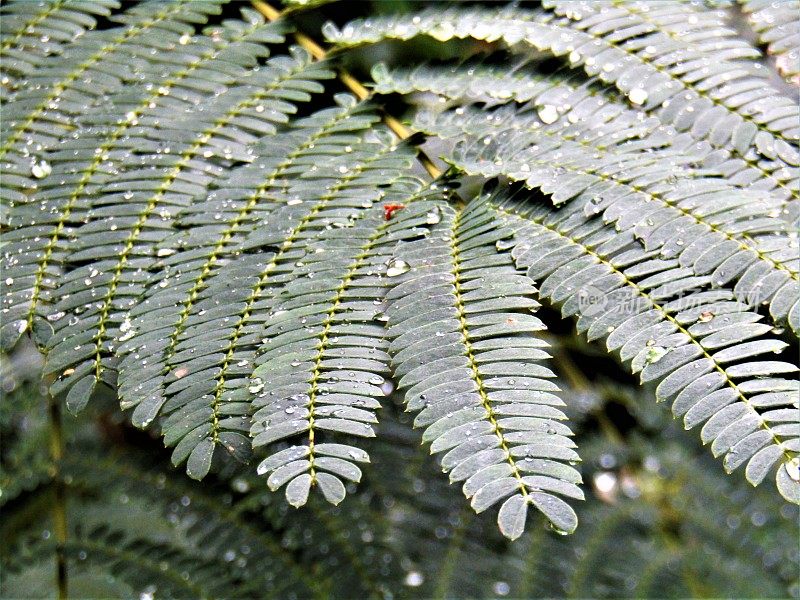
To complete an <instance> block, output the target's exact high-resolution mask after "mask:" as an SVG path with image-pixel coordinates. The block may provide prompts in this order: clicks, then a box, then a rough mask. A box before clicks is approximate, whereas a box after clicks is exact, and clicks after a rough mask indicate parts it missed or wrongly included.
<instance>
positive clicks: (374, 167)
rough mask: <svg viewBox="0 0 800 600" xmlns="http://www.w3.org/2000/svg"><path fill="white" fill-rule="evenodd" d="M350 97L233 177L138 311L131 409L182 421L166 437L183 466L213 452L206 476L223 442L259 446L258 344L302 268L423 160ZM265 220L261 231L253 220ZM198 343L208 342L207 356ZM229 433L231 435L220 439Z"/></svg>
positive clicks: (202, 467)
mask: <svg viewBox="0 0 800 600" xmlns="http://www.w3.org/2000/svg"><path fill="white" fill-rule="evenodd" d="M341 102H342V106H341V107H340V108H338V109H326V110H324V111H322V112H321V113H319V114H316V115H313V116H311V117H309V118H308V119H307V120H306V121H305V122H301V123H299V124H298V126H297V128H296V130H295V131H290V132H289V133H287V134H286V135H285V139H283V136H280V137H278V138H277V139H276V140H275V142H276V143H274V145H273V144H270V146H271V149H273V150H278V152H277V153H276V154H275V156H273V157H269V153H268V152H265V159H264V161H263V162H259V163H258V164H256V165H253V166H252V167H251V166H247V167H243V168H242V173H240V174H233V175H232V176H231V178H230V179H229V180H228V183H227V185H229V186H230V187H227V185H223V186H222V187H221V189H220V190H219V195H218V196H217V195H210V196H209V198H208V200H207V201H206V203H205V204H206V205H205V206H204V207H203V208H202V209H200V210H198V211H197V212H196V213H195V212H191V213H187V218H186V219H185V220H184V221H183V222H184V223H187V224H189V223H190V224H191V225H192V230H191V231H190V233H189V235H188V237H187V238H186V247H185V249H184V250H183V251H182V252H179V253H176V254H174V255H171V256H170V257H169V258H168V259H167V261H165V262H167V264H170V265H174V269H175V273H174V275H173V276H171V277H169V278H168V279H167V280H165V281H166V283H165V284H164V285H163V286H161V287H156V288H155V290H154V292H155V293H153V294H152V295H150V296H148V297H147V298H146V299H144V300H143V301H142V302H141V303H140V304H139V305H137V306H136V307H135V308H134V309H133V310H132V311H131V313H130V317H131V323H130V327H131V328H130V332H131V333H130V341H127V340H126V348H127V349H123V352H126V353H127V357H126V359H125V362H123V364H122V365H121V369H122V371H123V375H122V378H121V383H120V393H121V395H122V398H123V401H124V405H125V406H136V410H135V411H134V415H133V418H134V422H136V423H137V424H140V425H147V424H148V423H150V422H151V421H152V420H153V419H154V418H155V417H156V416H157V415H158V414H159V412H160V411H162V407H163V410H164V411H165V412H166V413H167V414H170V417H169V419H168V420H167V421H166V422H165V423H164V430H165V435H166V441H167V443H168V444H169V445H173V444H177V446H176V449H175V453H174V455H173V458H174V460H175V462H176V463H180V462H183V461H184V460H187V458H191V456H192V452H195V451H196V452H195V455H194V457H195V459H197V458H199V457H201V456H202V457H203V461H202V462H201V463H199V466H198V463H196V462H195V460H192V461H191V462H190V464H189V469H190V472H192V474H193V475H195V476H197V477H202V476H203V475H204V474H205V472H207V470H208V468H209V466H210V461H211V456H212V453H213V450H214V447H215V445H217V444H222V445H223V446H225V447H226V449H228V450H229V451H230V452H232V453H236V454H238V453H244V454H245V456H246V454H247V450H248V448H247V445H248V444H246V442H247V439H246V438H243V436H242V435H241V434H240V433H237V432H241V431H244V432H247V431H248V430H249V417H250V414H249V400H250V398H251V396H252V395H253V394H255V393H257V392H258V391H260V388H259V387H258V386H259V384H258V383H257V382H255V383H252V384H250V383H248V377H249V375H250V374H251V373H252V369H253V362H252V361H253V358H254V353H255V349H256V345H257V344H258V343H260V342H261V341H262V339H263V338H264V332H263V331H262V328H263V325H264V322H265V321H266V320H267V319H268V316H269V313H270V311H271V310H273V302H274V297H275V296H276V295H277V293H278V291H280V290H281V289H282V287H283V286H284V284H287V283H288V282H290V281H291V280H292V279H294V273H295V270H296V269H298V268H299V267H300V266H302V265H298V264H296V263H299V262H300V261H302V260H303V258H304V257H305V256H306V255H307V254H308V253H309V252H310V245H311V244H313V242H314V241H315V238H316V237H317V236H318V235H319V234H320V232H321V230H322V231H326V230H329V229H333V228H337V227H346V226H347V225H348V224H349V219H350V218H351V217H352V216H353V215H354V214H356V215H357V214H358V212H359V210H366V207H365V206H364V204H365V203H368V201H370V199H371V200H372V201H377V200H379V199H380V195H381V193H382V192H381V190H380V189H379V188H378V187H377V186H378V184H381V185H388V184H390V183H391V182H392V181H393V180H394V179H396V178H399V177H400V176H401V175H402V174H403V173H404V172H405V170H406V169H407V167H408V166H409V164H410V163H409V161H410V160H411V158H412V157H413V153H410V152H409V150H408V148H407V147H406V146H399V147H396V146H394V145H392V144H390V143H388V142H387V141H386V140H380V141H379V140H377V139H366V138H365V137H364V136H365V134H367V133H368V131H369V129H370V128H371V127H372V126H373V125H374V123H375V121H376V117H375V115H374V113H371V112H370V111H369V110H368V109H366V108H365V107H364V106H362V105H359V104H356V103H355V100H354V99H353V98H351V97H343V98H342V99H341ZM347 148H349V151H348V150H346V149H347ZM303 171H306V173H305V174H304V176H301V177H299V178H298V179H297V180H296V181H295V180H293V179H289V177H290V175H291V174H299V173H300V172H303ZM243 181H247V183H248V185H249V189H250V191H248V192H247V194H246V195H241V191H242V188H241V187H239V186H241V185H242V183H243ZM320 191H322V193H321V195H318V194H319V192H320ZM356 195H360V196H361V197H360V198H359V199H358V201H354V200H353V197H354V196H356ZM237 196H238V198H239V200H237V199H236V198H237ZM256 207H258V211H260V212H255V213H254V210H255V209H256ZM223 210H224V212H222V211H223ZM376 210H377V209H376ZM251 213H254V214H253V215H251ZM223 216H224V217H225V220H223ZM253 216H257V217H258V221H256V222H255V223H257V224H258V227H255V223H252V222H250V223H248V219H251V218H252V217H253ZM216 221H221V222H222V223H221V224H220V225H216V224H215V222H216ZM198 226H199V227H198ZM232 257H235V258H236V261H235V264H230V260H231V258H232ZM156 311H157V312H156ZM156 315H157V316H158V318H154V316H156ZM198 340H203V341H204V342H206V344H205V345H204V349H203V350H202V351H201V352H197V351H196V348H197V343H198ZM128 350H130V352H128ZM126 370H127V374H126V373H125V371H126ZM249 390H253V391H249ZM168 400H169V403H168V404H165V403H166V402H167V401H168ZM221 431H227V432H229V433H228V435H227V436H223V438H222V439H220V437H219V436H220V433H221ZM242 446H244V447H242Z"/></svg>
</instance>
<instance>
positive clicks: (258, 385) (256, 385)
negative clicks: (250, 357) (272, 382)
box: [247, 377, 264, 394]
mask: <svg viewBox="0 0 800 600" xmlns="http://www.w3.org/2000/svg"><path fill="white" fill-rule="evenodd" d="M263 389H264V382H263V381H261V379H260V378H258V377H254V378H253V381H252V383H251V384H250V386H249V387H248V388H247V391H248V392H250V393H251V394H257V393H258V392H260V391H261V390H263Z"/></svg>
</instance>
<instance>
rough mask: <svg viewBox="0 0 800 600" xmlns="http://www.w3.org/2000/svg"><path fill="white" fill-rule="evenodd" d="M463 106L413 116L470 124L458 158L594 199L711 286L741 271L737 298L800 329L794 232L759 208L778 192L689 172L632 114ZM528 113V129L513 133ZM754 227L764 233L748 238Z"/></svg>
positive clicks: (440, 130)
mask: <svg viewBox="0 0 800 600" xmlns="http://www.w3.org/2000/svg"><path fill="white" fill-rule="evenodd" d="M460 112H461V114H457V113H450V114H448V115H446V116H445V117H440V118H438V119H427V118H425V117H424V116H421V117H420V118H418V119H417V123H416V124H417V126H418V127H419V128H421V129H423V130H424V131H427V132H431V133H436V134H438V135H440V136H443V137H450V136H452V135H454V134H456V135H457V133H456V132H457V131H458V130H460V131H462V132H465V133H466V135H462V136H461V138H460V139H462V140H463V145H462V147H461V148H460V149H457V150H456V152H455V154H454V155H453V157H452V160H453V162H454V164H456V165H457V166H458V167H459V168H461V169H463V170H464V171H466V172H467V173H470V174H481V175H484V176H487V177H492V176H497V175H505V176H507V177H509V178H510V179H512V180H515V181H523V182H525V184H526V185H527V186H529V187H537V188H541V189H542V190H543V191H544V192H545V193H547V194H551V195H552V198H553V201H554V202H556V203H562V202H565V201H567V200H570V199H573V201H574V199H582V200H586V199H590V200H591V201H592V206H591V207H589V208H588V209H587V210H590V211H592V212H593V213H594V214H598V213H601V212H602V213H603V219H604V220H606V221H607V222H613V223H614V224H615V227H616V228H617V229H618V230H619V231H632V232H633V233H634V234H635V235H636V237H637V238H638V239H639V240H641V241H642V242H643V243H644V245H645V247H646V248H647V249H648V250H658V251H659V252H660V253H661V255H662V256H663V257H665V258H677V259H678V260H679V261H680V263H681V265H682V266H684V267H688V268H692V269H694V271H695V273H696V274H698V275H706V274H709V273H711V281H713V283H714V285H716V286H724V285H726V284H728V283H730V282H732V281H736V280H738V281H736V285H735V288H734V289H735V292H736V295H737V297H738V298H739V299H740V300H741V301H743V302H746V303H748V304H750V305H752V306H756V305H759V304H761V303H762V302H767V303H769V306H770V312H771V314H772V316H773V318H774V319H775V320H776V322H779V323H787V322H788V323H789V324H790V325H791V326H792V328H793V329H794V330H795V331H798V330H800V304H798V302H797V295H798V291H799V290H800V282H798V268H799V267H800V260H799V259H798V256H797V252H796V249H795V248H793V245H794V244H796V240H794V239H793V238H792V237H791V236H790V235H789V232H788V230H787V229H788V226H787V225H786V224H785V223H783V222H782V221H781V220H779V219H776V218H772V217H765V216H762V215H764V213H765V212H767V213H768V212H769V211H770V209H771V208H774V207H775V202H776V199H775V198H774V197H772V196H769V195H766V194H765V193H763V192H758V191H753V190H750V191H744V190H741V189H737V188H734V187H732V186H730V185H729V184H728V183H727V182H726V181H725V180H723V179H719V178H709V177H706V176H704V173H703V172H702V171H701V172H698V173H695V172H693V171H688V172H687V170H686V166H687V165H688V163H689V162H690V161H691V155H689V154H687V153H685V152H674V151H672V149H670V148H669V147H666V148H664V149H663V150H662V149H660V148H659V146H660V145H661V144H663V140H664V138H663V137H662V136H660V135H658V134H659V133H660V132H659V131H658V130H657V129H656V131H655V132H654V133H655V134H656V135H653V136H647V135H646V129H645V128H646V126H642V125H637V124H635V123H636V119H632V122H633V123H634V125H633V126H631V127H628V125H627V124H628V123H630V122H631V121H628V120H626V119H623V118H618V119H615V120H614V121H613V122H611V123H609V124H608V125H607V128H606V127H596V126H593V125H592V121H591V120H590V119H586V120H580V119H577V120H576V119H572V120H570V119H565V121H566V124H555V123H552V124H550V123H549V121H551V119H550V118H549V117H548V115H545V114H544V113H543V111H539V112H538V113H536V114H533V115H531V114H527V115H525V114H524V113H523V114H522V115H517V114H516V113H515V112H514V111H508V112H497V113H496V114H495V118H493V119H491V120H487V119H486V118H485V116H484V115H483V114H478V113H477V112H469V113H466V114H467V115H468V116H467V118H465V113H464V112H463V111H460ZM520 117H523V118H520ZM526 118H527V119H529V120H526ZM557 120H561V119H557ZM573 120H574V121H575V123H572V122H571V121H573ZM528 123H529V125H528V126H527V127H526V129H527V131H528V132H529V133H530V135H531V137H525V138H521V137H519V136H517V135H516V133H517V132H518V131H519V128H520V127H521V126H522V127H525V126H526V124H528ZM643 130H644V131H643ZM639 137H641V138H643V139H637V138H639ZM457 139H458V138H457ZM487 142H488V143H487ZM670 166H672V168H673V169H674V170H670V169H669V167H670ZM676 167H677V168H676ZM678 177H680V178H678ZM780 233H783V235H779V234H780ZM760 234H769V237H767V238H764V239H755V240H754V239H753V237H758V236H759V235H760ZM689 240H692V241H691V242H689Z"/></svg>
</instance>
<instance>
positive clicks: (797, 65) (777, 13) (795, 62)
mask: <svg viewBox="0 0 800 600" xmlns="http://www.w3.org/2000/svg"><path fill="white" fill-rule="evenodd" d="M740 2H741V4H742V10H743V11H744V12H745V13H746V14H747V20H748V21H749V22H750V25H752V27H753V29H755V30H756V32H757V33H758V41H759V42H760V43H762V44H764V45H766V46H767V52H769V54H771V55H772V56H774V57H775V66H776V67H777V69H778V72H780V74H781V75H783V76H784V77H785V78H786V80H787V81H788V82H789V83H793V84H794V85H800V19H798V17H797V15H798V13H800V2H797V0H787V1H785V2H767V1H765V0H740Z"/></svg>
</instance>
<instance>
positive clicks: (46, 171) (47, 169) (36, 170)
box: [31, 160, 53, 179]
mask: <svg viewBox="0 0 800 600" xmlns="http://www.w3.org/2000/svg"><path fill="white" fill-rule="evenodd" d="M52 171H53V167H51V166H50V163H48V162H47V161H46V160H40V161H39V162H35V163H33V165H32V166H31V175H33V176H34V177H36V179H44V178H45V177H47V176H48V175H50V173H51V172H52Z"/></svg>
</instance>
